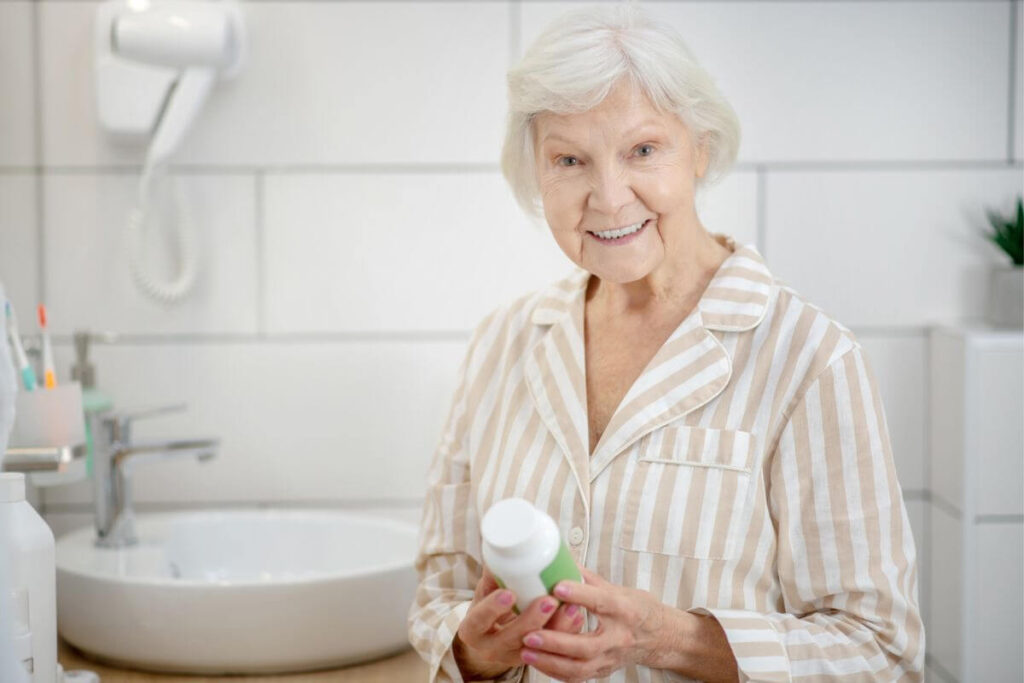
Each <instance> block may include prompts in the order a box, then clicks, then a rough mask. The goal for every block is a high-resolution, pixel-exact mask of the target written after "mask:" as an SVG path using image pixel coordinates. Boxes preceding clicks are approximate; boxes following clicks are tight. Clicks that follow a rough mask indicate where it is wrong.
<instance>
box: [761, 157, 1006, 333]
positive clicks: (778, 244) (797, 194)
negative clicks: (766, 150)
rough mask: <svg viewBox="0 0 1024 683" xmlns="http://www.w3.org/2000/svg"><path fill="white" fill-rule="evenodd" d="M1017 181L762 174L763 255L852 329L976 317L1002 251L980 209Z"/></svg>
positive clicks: (974, 176) (996, 174)
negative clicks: (764, 203)
mask: <svg viewBox="0 0 1024 683" xmlns="http://www.w3.org/2000/svg"><path fill="white" fill-rule="evenodd" d="M1020 188H1021V172H1020V170H1019V169H1007V170H984V169H973V170H968V169H962V170H959V169H958V170H933V171H888V170H886V171H883V170H875V171H818V172H803V171H800V172H792V173H790V172H778V173H768V177H767V180H766V189H765V192H766V194H767V200H766V201H767V208H766V211H765V212H766V233H767V257H768V261H769V263H770V264H771V265H772V266H773V267H774V268H775V273H776V274H777V275H778V276H779V277H780V278H782V279H783V280H786V281H788V282H789V283H790V284H791V285H793V287H794V288H795V289H797V290H798V291H800V292H801V293H802V294H803V295H805V296H806V297H807V298H809V299H810V300H811V301H813V302H815V303H816V304H818V305H819V306H821V308H822V309H823V310H825V311H826V312H827V313H829V314H831V315H832V316H834V317H835V318H837V319H838V320H839V321H840V322H842V323H844V324H845V325H847V326H850V327H853V328H856V327H857V326H897V327H921V326H924V325H928V324H932V323H935V322H939V321H949V320H955V319H958V318H962V317H980V316H983V315H984V311H985V301H986V296H987V288H988V282H989V280H988V278H989V268H990V266H991V264H992V263H996V262H998V261H999V258H1000V256H999V253H998V252H997V250H996V248H995V246H994V245H992V244H991V243H990V242H988V241H987V240H986V238H985V237H984V233H985V231H986V230H990V229H991V228H990V227H988V226H987V220H986V217H985V209H986V208H987V207H998V208H999V209H1000V210H1001V211H1004V212H1005V211H1008V210H1009V208H1010V207H1011V206H1012V198H1013V197H1014V195H1015V193H1018V192H1020ZM1002 258H1005V256H1003V257H1002Z"/></svg>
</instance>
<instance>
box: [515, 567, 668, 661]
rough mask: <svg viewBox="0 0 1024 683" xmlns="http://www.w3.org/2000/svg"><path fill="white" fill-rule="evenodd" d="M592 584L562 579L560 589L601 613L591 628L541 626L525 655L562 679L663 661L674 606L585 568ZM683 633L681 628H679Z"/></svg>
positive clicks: (527, 642)
mask: <svg viewBox="0 0 1024 683" xmlns="http://www.w3.org/2000/svg"><path fill="white" fill-rule="evenodd" d="M581 571H582V573H583V578H584V580H585V581H586V584H579V583H576V582H572V581H562V582H559V584H558V585H557V586H556V587H555V595H556V596H557V597H559V598H561V599H562V600H564V601H565V602H566V603H570V604H576V605H580V606H582V607H585V608H587V609H588V610H589V611H590V612H591V613H592V614H594V615H596V616H597V618H598V627H597V630H595V631H593V632H591V633H584V634H578V633H577V634H570V633H556V632H555V631H552V630H549V629H538V630H533V631H530V632H529V633H526V634H525V637H524V638H523V644H524V645H526V646H527V647H525V648H524V649H523V651H522V661H523V662H526V663H527V664H529V665H530V666H532V667H534V668H535V669H537V670H538V671H541V672H543V673H545V674H547V675H548V676H551V677H552V678H557V679H558V680H560V681H584V680H587V679H590V678H602V677H604V676H608V675H610V674H611V673H612V672H614V671H617V670H619V669H621V668H622V667H624V666H626V665H627V664H631V663H636V664H642V665H644V666H649V667H652V668H661V667H660V666H659V664H660V663H661V662H660V657H661V656H662V655H663V654H664V652H663V650H664V648H666V647H667V646H668V645H669V644H670V643H671V642H672V638H673V633H672V631H673V630H675V629H676V627H675V621H674V620H673V619H672V617H673V616H674V615H673V611H672V609H671V608H670V607H668V606H666V605H665V604H663V603H662V602H660V601H659V600H658V599H657V598H656V597H654V596H653V595H651V594H650V593H648V592H647V591H642V590H638V589H636V588H625V587H622V586H616V585H615V584H612V583H609V582H607V581H605V580H604V579H603V578H601V577H600V576H598V575H597V574H595V573H594V572H592V571H590V570H588V569H581ZM675 635H677V636H678V634H675Z"/></svg>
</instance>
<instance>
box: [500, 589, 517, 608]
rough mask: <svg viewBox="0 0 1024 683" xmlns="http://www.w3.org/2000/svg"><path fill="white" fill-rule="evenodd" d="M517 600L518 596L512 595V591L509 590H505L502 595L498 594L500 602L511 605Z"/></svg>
mask: <svg viewBox="0 0 1024 683" xmlns="http://www.w3.org/2000/svg"><path fill="white" fill-rule="evenodd" d="M515 601H516V596H514V595H512V593H510V592H508V591H505V592H503V593H502V594H501V595H499V596H498V602H500V603H501V604H503V605H511V604H512V603H513V602H515Z"/></svg>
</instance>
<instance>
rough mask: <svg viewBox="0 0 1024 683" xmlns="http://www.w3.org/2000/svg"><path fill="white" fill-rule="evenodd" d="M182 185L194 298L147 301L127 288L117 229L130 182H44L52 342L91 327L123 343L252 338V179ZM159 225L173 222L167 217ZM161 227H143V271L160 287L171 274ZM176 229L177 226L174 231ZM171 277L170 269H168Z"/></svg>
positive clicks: (82, 177)
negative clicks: (154, 337) (174, 336)
mask: <svg viewBox="0 0 1024 683" xmlns="http://www.w3.org/2000/svg"><path fill="white" fill-rule="evenodd" d="M175 182H177V183H180V189H181V195H182V197H183V204H184V206H185V207H186V211H187V222H186V223H185V224H186V225H188V224H190V225H191V231H192V234H193V235H194V240H195V245H196V253H197V256H198V258H199V273H198V276H197V280H196V285H195V289H194V292H193V294H192V295H190V296H189V297H188V298H186V299H184V300H183V301H182V302H180V303H178V304H174V305H170V306H168V305H164V304H162V303H159V302H155V301H152V300H151V299H149V298H147V297H146V296H145V295H144V294H142V293H141V292H140V291H139V290H138V288H137V287H136V286H135V284H134V282H133V281H132V275H131V269H130V267H129V265H128V254H129V248H128V240H127V238H126V236H125V226H126V224H127V220H128V213H129V210H130V208H131V207H132V206H133V205H134V204H133V202H134V199H135V194H136V192H137V186H138V182H137V179H136V176H135V175H128V174H77V173H73V174H57V175H47V176H46V177H45V181H44V196H45V212H46V218H45V236H46V244H45V250H46V253H45V265H46V271H45V272H46V296H47V298H48V299H49V302H48V305H49V309H50V313H51V318H52V321H53V322H52V325H53V331H54V332H55V333H58V334H60V333H69V332H70V331H71V330H72V329H74V328H77V327H91V328H92V329H99V330H112V331H116V332H123V333H137V334H163V333H196V332H220V333H225V332H234V333H255V332H256V331H257V291H258V290H257V286H256V276H257V271H256V268H257V263H256V248H257V243H256V226H255V220H254V214H255V207H254V203H255V202H254V187H255V182H254V179H253V177H252V176H244V175H227V174H224V175H183V176H176V177H172V178H171V179H170V181H169V183H170V187H173V184H174V183H175ZM165 216H173V213H172V211H170V210H169V211H166V212H165ZM172 220H173V219H171V220H168V221H167V223H168V225H166V226H164V227H160V222H159V221H156V220H154V221H153V222H152V223H151V226H152V227H151V230H152V236H151V237H150V238H149V239H147V245H149V249H147V250H146V251H144V252H143V258H144V261H143V262H144V263H145V264H147V267H149V268H150V269H151V270H150V272H152V273H154V274H159V276H160V277H161V278H167V277H169V274H170V273H176V272H177V270H176V260H174V259H172V258H171V254H174V253H176V250H173V249H169V248H168V244H171V245H173V244H174V241H173V240H171V239H170V238H168V237H166V235H167V232H166V231H168V230H170V229H172V227H171V225H170V223H171V222H172ZM179 225H180V223H179ZM172 268H173V269H172Z"/></svg>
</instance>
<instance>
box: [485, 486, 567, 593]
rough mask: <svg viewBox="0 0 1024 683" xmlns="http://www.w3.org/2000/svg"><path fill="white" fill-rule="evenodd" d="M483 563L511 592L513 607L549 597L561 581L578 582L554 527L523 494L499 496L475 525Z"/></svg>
mask: <svg viewBox="0 0 1024 683" xmlns="http://www.w3.org/2000/svg"><path fill="white" fill-rule="evenodd" d="M480 533H481V536H483V555H484V564H486V565H487V567H488V568H489V569H490V570H491V573H492V574H494V577H495V578H496V579H497V580H498V584H499V585H500V586H501V587H503V588H508V589H509V590H511V591H512V592H513V593H515V594H516V611H517V612H520V613H521V612H523V611H524V610H525V609H526V608H527V606H529V604H530V603H531V602H533V601H534V600H536V599H537V598H539V597H542V596H544V595H550V594H551V591H552V590H554V587H555V585H556V584H557V583H558V582H559V581H562V580H566V579H568V580H571V581H579V582H581V583H582V582H583V577H582V576H581V575H580V571H579V568H577V566H576V562H575V560H573V559H572V555H571V554H570V553H569V548H568V547H567V546H566V545H565V541H563V540H562V537H561V535H560V534H559V533H558V525H556V524H555V520H553V519H551V517H550V515H548V514H547V513H545V512H543V511H541V510H538V509H537V508H536V507H534V505H533V503H531V502H530V501H528V500H524V499H522V498H506V499H505V500H500V501H498V502H497V503H495V504H494V505H492V506H491V508H490V509H489V510H488V511H487V514H485V515H484V518H483V521H482V522H481V523H480Z"/></svg>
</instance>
